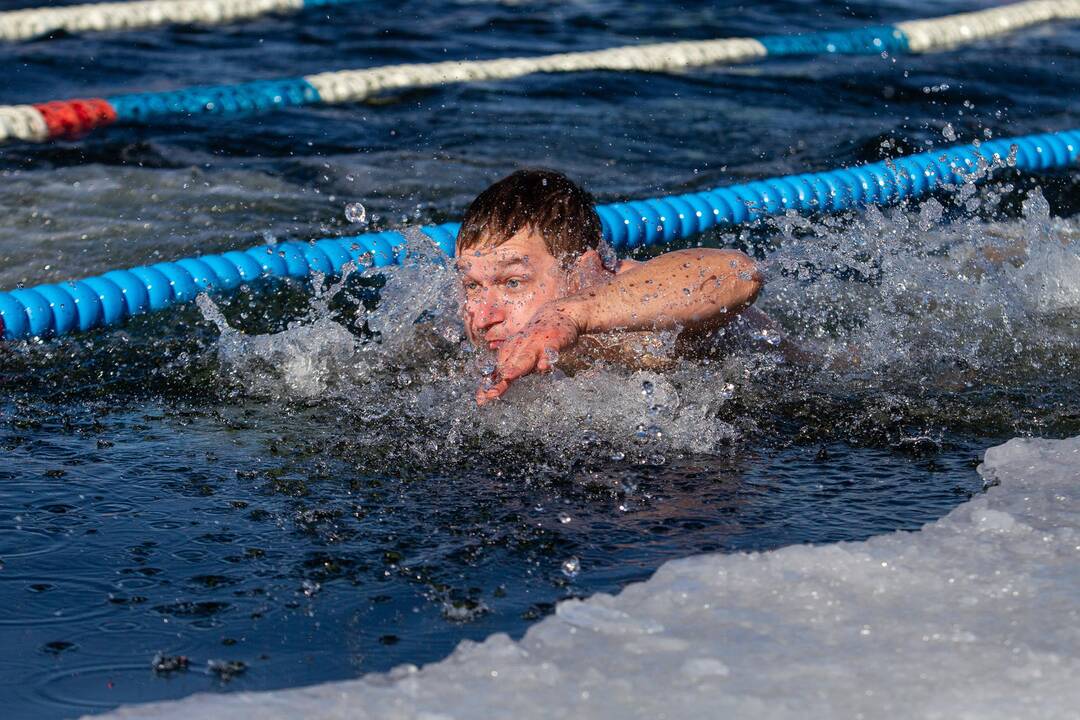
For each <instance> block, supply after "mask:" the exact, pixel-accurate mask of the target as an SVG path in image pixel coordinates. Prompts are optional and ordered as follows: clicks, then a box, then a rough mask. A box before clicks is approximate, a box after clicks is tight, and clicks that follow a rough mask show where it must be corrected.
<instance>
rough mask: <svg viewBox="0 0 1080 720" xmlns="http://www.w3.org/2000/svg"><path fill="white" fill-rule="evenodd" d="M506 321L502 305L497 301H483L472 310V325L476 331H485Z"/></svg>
mask: <svg viewBox="0 0 1080 720" xmlns="http://www.w3.org/2000/svg"><path fill="white" fill-rule="evenodd" d="M504 319H506V313H505V312H504V311H503V304H502V303H501V302H499V301H493V300H488V299H486V298H485V299H483V300H481V301H480V302H478V303H476V305H475V306H474V308H473V324H474V325H475V326H476V328H477V329H478V330H487V329H488V328H489V327H491V326H492V325H498V324H499V323H501V322H502V321H503V320H504Z"/></svg>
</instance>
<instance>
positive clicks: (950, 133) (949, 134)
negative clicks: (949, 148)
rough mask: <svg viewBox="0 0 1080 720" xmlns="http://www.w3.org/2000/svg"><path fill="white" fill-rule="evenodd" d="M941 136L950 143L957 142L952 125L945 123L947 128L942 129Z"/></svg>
mask: <svg viewBox="0 0 1080 720" xmlns="http://www.w3.org/2000/svg"><path fill="white" fill-rule="evenodd" d="M941 135H942V137H944V138H945V139H946V140H948V141H949V142H955V141H956V130H954V129H953V126H952V123H945V127H943V128H942V129H941Z"/></svg>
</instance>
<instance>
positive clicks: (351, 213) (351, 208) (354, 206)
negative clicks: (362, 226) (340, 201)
mask: <svg viewBox="0 0 1080 720" xmlns="http://www.w3.org/2000/svg"><path fill="white" fill-rule="evenodd" d="M345 219H346V220H348V221H349V222H351V223H365V222H367V209H366V208H365V207H364V206H363V204H361V203H349V204H348V205H346V206H345Z"/></svg>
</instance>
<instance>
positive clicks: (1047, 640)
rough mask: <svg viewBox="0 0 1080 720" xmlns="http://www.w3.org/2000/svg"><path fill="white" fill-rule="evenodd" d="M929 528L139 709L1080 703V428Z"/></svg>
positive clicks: (988, 463)
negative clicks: (426, 659) (298, 680)
mask: <svg viewBox="0 0 1080 720" xmlns="http://www.w3.org/2000/svg"><path fill="white" fill-rule="evenodd" d="M979 471H980V472H981V473H982V475H983V477H984V478H985V479H986V480H987V481H988V482H989V483H991V484H994V483H999V484H997V485H995V486H994V487H991V488H990V490H989V491H988V492H987V493H986V494H985V495H980V496H978V497H976V498H975V499H973V500H971V501H969V502H967V503H964V504H963V505H961V506H960V507H958V508H957V509H956V510H954V511H953V512H952V513H950V514H949V515H948V516H946V517H945V518H943V519H941V520H940V521H938V522H935V523H933V524H931V525H928V526H926V527H925V528H923V529H922V530H920V531H918V532H898V533H892V534H889V535H883V536H878V537H875V538H872V539H870V540H868V541H865V542H857V543H839V544H833V545H824V546H814V547H811V546H796V547H787V548H783V549H781V550H776V551H771V552H765V553H757V554H735V555H706V556H698V557H691V558H686V559H683V560H678V561H674V562H669V563H667V564H666V565H664V566H662V567H661V568H660V569H659V570H658V571H657V572H656V574H655V575H654V576H653V577H652V578H651V579H650V580H648V581H647V582H643V583H638V584H635V585H631V586H629V587H627V588H626V589H625V590H624V591H623V592H621V593H620V594H619V595H617V596H610V595H603V594H601V595H595V596H593V597H591V598H589V599H588V600H586V601H584V602H583V601H578V600H571V601H567V602H564V603H562V604H560V605H559V606H558V609H557V612H556V614H555V615H554V616H553V617H549V618H547V619H545V620H543V621H542V622H540V623H538V624H536V625H534V626H533V627H532V628H531V629H530V630H529V631H528V632H527V633H526V635H525V637H524V638H522V640H520V641H518V642H515V641H512V640H510V639H509V638H508V637H507V636H506V635H502V634H498V635H494V636H492V637H490V638H488V639H487V640H486V641H485V642H483V643H473V642H468V641H466V642H463V643H462V644H461V645H460V646H459V647H458V648H457V650H456V651H455V652H454V653H453V654H452V655H451V656H450V657H448V658H447V659H445V660H443V661H441V662H438V663H433V664H431V665H428V666H426V667H424V668H422V669H417V668H415V667H412V666H403V667H400V668H398V669H396V670H394V671H392V672H390V673H388V674H381V675H369V676H366V677H363V678H360V679H358V680H352V681H347V682H336V683H328V684H325V685H319V686H313V687H307V688H299V689H292V690H284V691H276V692H266V693H231V694H213V695H211V694H202V695H195V696H192V697H189V698H187V699H185V700H182V701H179V702H174V703H159V704H152V705H142V706H132V707H126V708H121V709H120V710H119V711H117V712H116V713H114V714H113V715H111V716H110V717H117V718H120V717H123V718H134V717H139V718H144V717H145V718H156V719H159V720H165V719H167V718H177V719H179V718H183V719H184V720H188V719H189V718H192V717H196V718H208V717H228V716H231V717H258V718H299V717H304V718H425V719H427V720H436V719H437V718H438V719H448V718H462V719H464V718H488V717H515V718H553V717H556V718H557V717H574V718H579V717H580V718H701V717H711V718H719V717H733V718H794V719H797V720H805V719H806V718H864V717H865V718H891V717H895V718H942V719H943V720H946V719H947V720H957V719H961V718H972V719H978V720H987V719H991V718H1080V437H1077V438H1072V439H1069V440H1057V441H1055V440H1024V439H1014V440H1011V441H1009V442H1008V443H1006V444H1005V445H1002V446H1000V447H995V448H992V449H990V450H988V451H987V453H986V457H985V461H984V463H983V464H982V465H981V466H980V469H979Z"/></svg>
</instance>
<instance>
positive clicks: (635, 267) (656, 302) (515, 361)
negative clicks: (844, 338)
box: [457, 228, 762, 405]
mask: <svg viewBox="0 0 1080 720" xmlns="http://www.w3.org/2000/svg"><path fill="white" fill-rule="evenodd" d="M457 268H458V270H459V272H460V273H461V278H462V287H463V289H464V304H463V307H462V314H463V317H464V321H465V328H466V331H467V332H468V335H469V339H470V340H472V342H473V343H474V344H476V345H478V346H481V347H487V348H488V349H489V350H492V351H493V352H495V353H496V364H495V373H494V376H493V378H492V384H491V386H490V387H482V388H480V389H479V390H478V391H477V394H476V401H477V402H478V403H479V404H481V405H483V404H484V403H486V402H489V401H491V400H494V399H495V398H497V397H499V396H500V395H502V394H503V393H505V392H506V390H507V389H508V388H509V387H510V384H511V383H513V382H514V381H515V380H517V379H519V378H521V377H524V376H525V375H528V374H530V373H534V372H550V371H551V370H552V369H554V364H555V362H556V361H557V359H558V355H559V353H560V352H563V351H565V350H567V349H569V348H572V347H573V346H574V345H575V344H576V343H577V342H578V340H579V339H580V338H581V337H583V336H585V335H591V334H599V333H607V332H611V331H627V332H631V331H643V330H651V331H663V330H676V331H678V332H679V333H680V335H683V334H698V333H705V332H709V331H711V330H715V329H716V328H718V327H720V326H721V325H723V324H724V323H726V322H728V321H730V320H731V319H732V318H734V317H735V316H736V315H738V314H739V313H740V312H741V311H743V310H744V309H746V308H748V307H749V306H750V304H751V303H753V302H754V299H755V298H756V297H757V294H758V292H760V290H761V286H762V279H761V274H760V273H759V271H758V269H757V266H756V265H755V264H754V262H753V261H752V260H751V259H750V258H749V257H747V256H746V255H745V254H743V253H741V252H738V251H737V250H715V249H705V248H699V249H693V250H678V251H674V252H669V253H665V254H663V255H660V256H658V257H656V258H653V259H652V260H649V261H648V262H633V261H625V260H624V261H622V262H620V264H619V266H618V268H617V269H616V270H614V271H612V270H609V269H607V268H605V267H604V265H603V263H602V262H601V259H600V255H599V253H597V252H596V251H595V250H588V251H586V252H585V254H583V255H581V256H580V257H578V258H577V259H575V260H573V261H572V262H571V263H570V265H569V267H565V266H564V265H563V264H561V263H560V262H559V261H558V260H557V259H556V258H555V257H554V256H552V254H551V253H550V252H549V251H548V249H547V246H546V245H545V244H544V240H543V238H542V237H541V236H540V235H539V234H538V233H537V232H535V231H534V230H532V229H531V228H526V229H524V230H521V231H519V232H518V233H517V234H515V235H514V236H513V237H511V238H510V239H509V240H507V241H506V242H504V243H502V244H501V245H490V244H481V245H480V246H479V247H474V248H470V249H468V250H465V251H463V252H461V253H459V257H458V260H457Z"/></svg>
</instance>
